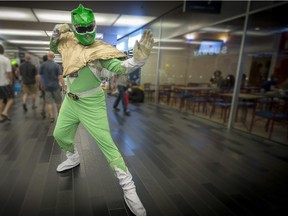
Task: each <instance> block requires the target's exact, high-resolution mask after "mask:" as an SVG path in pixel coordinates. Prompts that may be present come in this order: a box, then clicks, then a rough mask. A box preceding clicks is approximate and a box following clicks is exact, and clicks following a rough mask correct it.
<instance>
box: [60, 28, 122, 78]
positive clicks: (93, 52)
mask: <svg viewBox="0 0 288 216" xmlns="http://www.w3.org/2000/svg"><path fill="white" fill-rule="evenodd" d="M58 51H59V53H60V54H61V57H62V61H63V75H64V76H67V75H69V74H71V73H73V72H76V71H78V70H80V69H81V68H82V67H84V66H86V65H87V64H88V63H89V62H93V61H95V60H99V59H102V60H108V59H112V58H124V57H127V56H126V55H125V54H124V53H122V52H120V51H119V50H117V49H116V48H115V47H114V46H112V45H110V44H107V43H105V42H103V41H100V40H95V41H94V43H93V44H91V45H89V46H84V45H82V44H81V43H79V41H78V40H77V38H76V37H75V36H74V33H73V32H66V33H62V34H61V36H60V40H59V44H58Z"/></svg>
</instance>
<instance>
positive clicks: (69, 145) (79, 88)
mask: <svg viewBox="0 0 288 216" xmlns="http://www.w3.org/2000/svg"><path fill="white" fill-rule="evenodd" d="M71 18H72V32H71V30H70V28H69V25H68V24H58V25H56V26H55V28H54V31H53V35H52V37H51V41H50V48H51V50H52V51H53V52H55V53H60V54H61V56H62V63H63V69H64V72H63V75H64V76H65V77H66V78H67V89H66V95H65V98H64V101H63V104H62V107H61V110H60V113H59V116H58V119H57V123H56V126H55V130H54V133H53V135H54V137H55V139H56V140H57V142H58V144H59V145H60V147H61V149H62V150H63V151H65V152H66V156H67V160H65V161H64V162H62V163H61V164H60V165H59V166H58V167H57V171H58V172H62V171H64V170H67V169H71V168H73V167H75V166H77V165H79V164H80V160H79V154H78V152H77V149H76V148H75V146H74V144H73V141H74V137H75V133H76V130H77V127H78V125H79V123H82V124H83V126H84V127H85V128H86V129H87V130H88V132H89V133H90V134H91V136H92V137H93V138H94V140H95V141H96V142H97V144H98V146H99V148H100V150H101V151H102V152H103V154H104V156H105V157H106V159H107V161H108V163H109V165H110V167H111V169H112V171H113V172H114V174H115V175H116V177H117V178H118V179H119V184H120V185H121V187H122V189H123V191H124V200H125V202H126V204H127V205H128V207H129V208H130V210H131V211H132V212H133V213H134V214H135V215H137V216H138V215H139V216H140V215H141V216H142V215H146V210H145V208H144V207H143V205H142V203H141V201H140V199H139V197H138V195H137V193H136V188H135V185H134V182H133V180H132V176H131V174H130V172H129V170H128V168H127V167H126V164H125V162H124V159H123V157H122V155H121V153H120V152H119V150H118V148H117V147H116V145H115V143H114V141H113V139H112V136H111V133H110V128H109V122H108V118H107V110H106V102H105V95H104V92H103V90H102V88H101V80H100V78H99V74H101V70H102V69H103V68H106V69H107V70H109V71H111V72H114V73H116V74H124V73H129V72H132V71H134V70H135V69H136V68H139V67H141V66H143V65H144V63H145V61H146V60H147V58H148V57H149V55H150V52H151V49H152V46H153V35H152V32H151V31H149V30H145V31H144V33H143V35H142V37H141V39H140V41H139V42H138V41H137V42H136V43H135V46H134V51H133V54H134V55H133V58H130V59H126V60H123V58H125V57H126V55H125V54H123V53H121V52H119V51H118V50H117V49H115V48H114V47H113V46H111V45H109V44H107V43H104V42H102V41H99V40H94V38H95V35H96V24H95V18H94V15H93V12H92V10H91V9H88V8H85V7H83V6H82V5H81V4H80V5H79V7H78V8H76V9H74V10H73V11H72V12H71ZM120 59H122V60H120Z"/></svg>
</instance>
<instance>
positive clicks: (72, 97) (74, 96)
mask: <svg viewBox="0 0 288 216" xmlns="http://www.w3.org/2000/svg"><path fill="white" fill-rule="evenodd" d="M68 96H69V97H70V98H71V99H72V100H79V97H78V96H77V95H76V94H73V93H71V92H69V93H68Z"/></svg>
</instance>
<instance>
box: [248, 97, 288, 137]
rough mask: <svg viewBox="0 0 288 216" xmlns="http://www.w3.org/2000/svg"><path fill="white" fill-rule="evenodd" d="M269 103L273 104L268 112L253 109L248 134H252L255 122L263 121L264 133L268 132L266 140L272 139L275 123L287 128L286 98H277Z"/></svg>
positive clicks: (287, 111)
mask: <svg viewBox="0 0 288 216" xmlns="http://www.w3.org/2000/svg"><path fill="white" fill-rule="evenodd" d="M271 100H273V101H272V102H271V103H273V105H272V106H270V107H271V108H270V109H269V110H263V109H260V110H259V109H257V108H255V110H254V112H253V114H252V119H251V124H250V128H249V132H250V133H251V132H252V129H253V126H254V124H255V121H257V120H259V119H260V120H265V121H266V124H265V131H266V132H268V139H271V138H272V132H273V129H274V125H275V124H276V123H281V124H283V125H284V126H286V127H287V125H288V102H287V101H288V96H286V97H284V98H278V99H277V100H276V102H275V99H271ZM287 139H288V127H287Z"/></svg>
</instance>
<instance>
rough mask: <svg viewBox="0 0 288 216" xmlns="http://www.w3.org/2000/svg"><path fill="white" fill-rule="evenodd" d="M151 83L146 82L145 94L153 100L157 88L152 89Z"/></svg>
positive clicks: (148, 98)
mask: <svg viewBox="0 0 288 216" xmlns="http://www.w3.org/2000/svg"><path fill="white" fill-rule="evenodd" d="M151 86H152V84H151V83H144V94H145V96H146V97H147V100H148V101H152V99H153V94H154V93H155V89H152V87H151Z"/></svg>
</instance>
